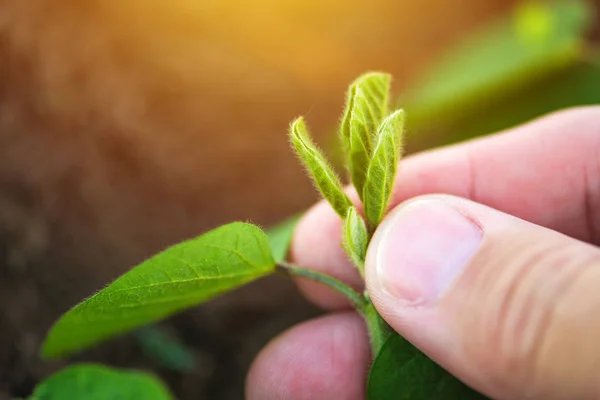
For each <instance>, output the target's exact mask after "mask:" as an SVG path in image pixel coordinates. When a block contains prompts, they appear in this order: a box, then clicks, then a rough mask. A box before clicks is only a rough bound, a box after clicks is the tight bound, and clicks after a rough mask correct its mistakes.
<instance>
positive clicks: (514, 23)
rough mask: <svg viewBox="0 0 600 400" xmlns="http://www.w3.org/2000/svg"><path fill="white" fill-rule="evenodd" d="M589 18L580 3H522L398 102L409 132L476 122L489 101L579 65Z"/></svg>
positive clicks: (569, 0) (578, 0)
mask: <svg viewBox="0 0 600 400" xmlns="http://www.w3.org/2000/svg"><path fill="white" fill-rule="evenodd" d="M591 15H593V12H592V10H591V7H590V5H589V4H588V3H587V2H586V1H583V0H563V1H555V2H526V3H521V4H520V5H518V6H517V7H516V8H515V9H514V10H513V13H512V14H511V15H510V16H509V17H508V18H505V19H504V20H501V21H498V22H496V23H494V24H492V25H491V26H488V27H486V28H484V29H483V30H480V31H476V32H473V33H472V34H471V35H469V38H468V39H467V40H466V41H465V42H463V43H462V44H461V45H460V46H458V47H456V48H454V49H452V50H451V51H450V52H449V53H447V54H446V56H445V57H444V58H442V59H441V60H440V61H439V62H437V63H435V64H434V65H433V67H432V68H431V69H430V70H429V71H427V72H426V73H424V75H423V77H422V79H420V80H419V79H418V80H417V81H416V83H415V84H414V85H413V86H412V89H410V90H409V91H408V92H407V94H406V96H404V98H403V99H402V103H403V105H404V107H405V109H406V110H407V112H408V113H409V114H410V115H411V124H412V126H413V127H416V128H417V129H419V128H422V127H427V126H429V127H432V126H433V127H435V126H437V125H443V124H447V123H450V122H451V121H453V120H455V119H459V118H462V119H466V118H469V116H474V117H475V118H477V117H478V115H481V110H480V109H481V108H483V107H485V106H486V104H488V103H489V102H490V101H492V100H493V99H497V98H499V97H505V96H507V95H510V94H512V93H516V92H518V91H519V90H521V89H523V88H524V87H526V86H528V85H530V84H531V83H532V82H536V81H539V80H541V79H543V78H544V77H548V76H551V75H552V74H555V73H557V72H558V71H561V70H564V69H565V68H567V67H569V66H573V65H576V64H578V63H579V62H580V61H581V60H582V58H583V55H584V52H585V40H584V34H585V32H586V31H587V30H588V28H589V27H590V26H591ZM482 133H483V132H482Z"/></svg>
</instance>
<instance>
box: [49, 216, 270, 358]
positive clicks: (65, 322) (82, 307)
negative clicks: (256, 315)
mask: <svg viewBox="0 0 600 400" xmlns="http://www.w3.org/2000/svg"><path fill="white" fill-rule="evenodd" d="M274 270H275V261H274V260H273V256H272V254H271V249H270V247H269V239H268V238H267V236H266V234H265V233H264V232H263V231H262V230H261V229H260V228H258V227H256V226H254V225H250V224H245V223H241V222H234V223H231V224H228V225H224V226H221V227H219V228H217V229H215V230H212V231H210V232H208V233H206V234H204V235H202V236H199V237H197V238H195V239H191V240H188V241H185V242H183V243H180V244H178V245H175V246H173V247H171V248H169V249H167V250H165V251H163V252H162V253H159V254H158V255H156V256H154V257H152V258H150V259H148V260H147V261H145V262H143V263H142V264H140V265H138V266H137V267H135V268H133V269H132V270H131V271H129V272H128V273H126V274H125V275H123V276H121V277H120V278H118V279H117V280H116V281H114V282H113V283H112V284H110V285H109V286H108V287H107V288H105V289H104V290H102V291H100V292H98V293H97V294H95V295H94V296H92V297H90V298H89V299H87V300H85V301H83V302H81V303H80V304H79V305H77V306H75V307H74V308H73V309H71V310H70V311H69V312H67V313H66V314H65V315H63V316H62V318H61V319H60V320H59V321H58V322H57V323H56V324H55V325H54V326H53V327H52V329H51V331H50V333H49V334H48V336H47V337H46V341H45V342H44V345H43V351H42V352H43V355H44V356H45V357H47V358H56V357H60V356H64V355H68V354H70V353H73V352H76V351H78V350H81V349H84V348H86V347H89V346H91V345H94V344H96V343H98V342H101V341H103V340H105V339H108V338H110V337H112V336H115V335H117V334H120V333H124V332H127V331H130V330H132V329H135V328H138V327H140V326H142V325H146V324H148V323H151V322H155V321H158V320H161V319H164V318H166V317H168V316H170V315H172V314H174V313H176V312H179V311H182V310H184V309H186V308H189V307H192V306H195V305H197V304H199V303H202V302H204V301H207V300H210V299H211V298H213V297H215V296H217V295H219V294H221V293H224V292H227V291H230V290H233V289H235V288H237V287H240V286H242V285H244V284H246V283H248V282H250V281H253V280H256V279H258V278H260V277H262V276H264V275H267V274H269V273H271V272H274Z"/></svg>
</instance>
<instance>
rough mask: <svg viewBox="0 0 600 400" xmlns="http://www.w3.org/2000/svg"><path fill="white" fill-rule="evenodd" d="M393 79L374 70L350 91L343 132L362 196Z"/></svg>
mask: <svg viewBox="0 0 600 400" xmlns="http://www.w3.org/2000/svg"><path fill="white" fill-rule="evenodd" d="M390 82H391V77H390V75H388V74H383V73H378V72H371V73H367V74H364V75H362V76H360V77H359V78H358V79H356V80H355V81H354V82H353V83H352V85H350V89H349V90H348V94H347V100H346V109H345V111H344V115H343V117H342V124H341V128H340V135H341V137H342V141H343V143H344V145H345V148H346V152H347V155H348V168H349V170H350V177H351V180H352V183H353V184H354V187H355V188H356V190H357V191H358V193H359V195H360V196H361V197H362V191H363V187H364V182H365V176H366V173H367V168H368V166H369V160H370V158H371V153H372V147H373V141H374V136H375V131H376V130H377V127H378V126H379V124H380V123H381V121H382V120H383V118H384V116H385V115H386V114H387V109H388V96H389V89H390Z"/></svg>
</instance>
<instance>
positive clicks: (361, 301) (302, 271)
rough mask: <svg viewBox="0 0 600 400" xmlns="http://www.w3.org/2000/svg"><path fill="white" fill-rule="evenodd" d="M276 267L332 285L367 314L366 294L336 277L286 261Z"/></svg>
mask: <svg viewBox="0 0 600 400" xmlns="http://www.w3.org/2000/svg"><path fill="white" fill-rule="evenodd" d="M276 269H277V271H278V272H281V273H284V274H286V275H291V276H298V277H301V278H307V279H310V280H312V281H315V282H319V283H322V284H323V285H325V286H328V287H330V288H331V289H333V290H335V291H336V292H338V293H340V294H341V295H343V296H344V297H346V299H348V301H350V303H352V305H353V306H354V308H355V309H356V310H357V311H359V312H360V313H361V314H363V315H364V314H365V312H366V310H367V307H368V305H369V303H368V301H367V299H366V298H365V297H364V296H362V295H361V294H359V293H358V292H357V291H356V290H354V289H352V288H351V287H350V286H348V285H346V284H345V283H342V282H340V281H338V280H337V279H335V278H332V277H331V276H329V275H326V274H322V273H320V272H317V271H314V270H312V269H308V268H302V267H297V266H295V265H292V264H289V263H286V262H280V263H277V265H276Z"/></svg>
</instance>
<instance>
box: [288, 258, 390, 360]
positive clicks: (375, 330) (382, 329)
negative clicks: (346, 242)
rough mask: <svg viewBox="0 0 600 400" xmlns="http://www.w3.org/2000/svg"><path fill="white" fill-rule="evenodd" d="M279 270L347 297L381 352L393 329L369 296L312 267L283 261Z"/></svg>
mask: <svg viewBox="0 0 600 400" xmlns="http://www.w3.org/2000/svg"><path fill="white" fill-rule="evenodd" d="M277 270H278V271H279V272H282V273H284V274H286V275H291V276H297V277H301V278H307V279H310V280H312V281H315V282H319V283H322V284H324V285H325V286H328V287H330V288H331V289H333V290H335V291H336V292H338V293H340V294H342V295H343V296H344V297H346V298H347V299H348V300H349V301H350V303H352V305H353V306H354V308H355V309H356V310H357V311H358V312H360V313H361V314H362V315H363V317H364V319H365V322H366V324H367V329H368V331H369V338H370V340H371V349H372V350H373V355H374V356H375V355H377V354H378V353H379V349H380V348H381V346H383V343H384V342H385V340H386V339H387V338H388V336H389V334H390V332H391V329H390V327H389V325H388V324H387V323H386V322H385V321H384V319H383V318H381V316H380V315H379V313H378V312H377V310H376V309H375V306H373V303H371V301H370V300H369V299H368V297H367V296H362V295H360V294H359V293H358V292H357V291H356V290H354V289H352V288H351V287H350V286H348V285H346V284H344V283H342V282H340V281H338V280H337V279H335V278H332V277H331V276H329V275H325V274H322V273H320V272H316V271H313V270H311V269H307V268H301V267H297V266H294V265H291V264H288V263H286V262H281V263H278V264H277Z"/></svg>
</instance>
